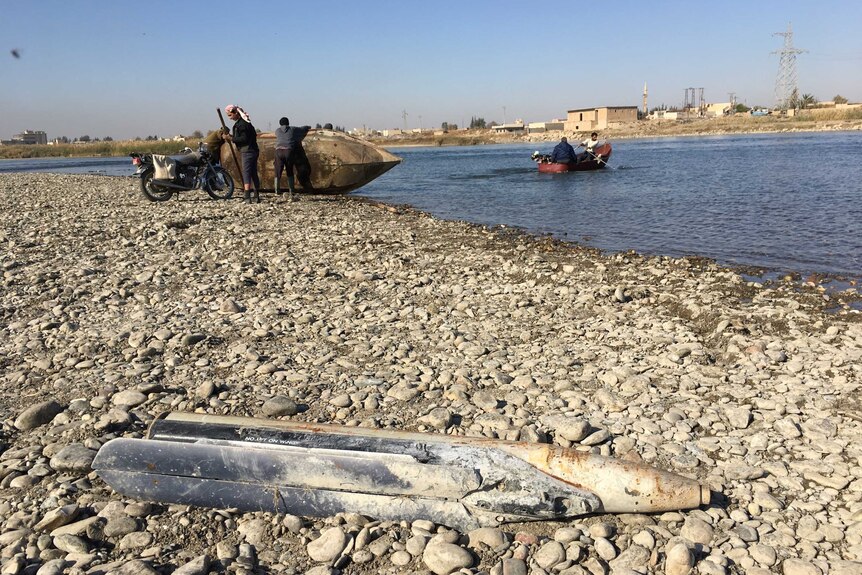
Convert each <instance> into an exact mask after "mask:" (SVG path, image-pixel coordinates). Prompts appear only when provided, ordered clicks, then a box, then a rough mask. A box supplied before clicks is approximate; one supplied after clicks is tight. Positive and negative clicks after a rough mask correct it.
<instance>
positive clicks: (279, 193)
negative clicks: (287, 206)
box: [275, 178, 281, 196]
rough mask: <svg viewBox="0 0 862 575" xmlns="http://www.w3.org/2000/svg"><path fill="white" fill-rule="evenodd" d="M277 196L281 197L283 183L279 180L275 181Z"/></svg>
mask: <svg viewBox="0 0 862 575" xmlns="http://www.w3.org/2000/svg"><path fill="white" fill-rule="evenodd" d="M275 195H276V196H280V195H281V182H280V181H279V179H278V178H276V179H275Z"/></svg>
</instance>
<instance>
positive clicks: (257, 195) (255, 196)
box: [254, 188, 260, 204]
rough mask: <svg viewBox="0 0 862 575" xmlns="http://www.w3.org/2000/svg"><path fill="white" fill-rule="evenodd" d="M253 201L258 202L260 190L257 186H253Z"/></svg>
mask: <svg viewBox="0 0 862 575" xmlns="http://www.w3.org/2000/svg"><path fill="white" fill-rule="evenodd" d="M254 203H256V204H259V203H260V190H258V189H257V188H255V190H254Z"/></svg>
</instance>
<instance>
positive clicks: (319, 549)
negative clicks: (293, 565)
mask: <svg viewBox="0 0 862 575" xmlns="http://www.w3.org/2000/svg"><path fill="white" fill-rule="evenodd" d="M349 541H350V539H349V538H348V536H347V534H346V533H345V532H344V531H343V530H342V529H341V528H339V527H331V528H329V529H327V530H325V531H323V532H322V533H321V534H320V537H318V538H317V539H315V540H314V541H312V542H311V543H309V544H308V546H307V548H306V551H307V552H308V556H309V557H311V558H312V559H313V560H314V561H317V562H318V563H332V562H333V561H334V560H335V559H337V558H338V557H339V556H340V555H341V553H342V552H343V551H344V549H345V548H346V547H347V544H348V542H349Z"/></svg>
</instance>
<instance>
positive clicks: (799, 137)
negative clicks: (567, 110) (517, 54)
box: [357, 132, 862, 278]
mask: <svg viewBox="0 0 862 575" xmlns="http://www.w3.org/2000/svg"><path fill="white" fill-rule="evenodd" d="M551 147H553V144H552V143H548V144H547V145H545V146H544V147H543V146H542V145H540V144H536V143H531V144H519V145H504V146H472V147H466V148H412V149H399V150H397V151H396V153H398V155H400V156H401V157H402V158H403V159H404V162H403V163H402V165H400V166H398V167H397V168H396V169H394V170H392V171H391V172H389V173H387V174H385V175H384V176H383V177H381V178H380V179H379V180H376V181H374V182H372V183H371V184H369V185H368V186H366V187H364V188H362V189H361V190H359V191H358V192H357V193H358V194H361V195H363V196H368V197H372V198H375V199H379V200H382V201H388V202H393V203H399V204H405V203H407V204H412V205H414V206H416V207H417V208H419V209H422V210H425V211H428V212H430V213H432V214H434V215H437V216H439V217H443V218H451V219H462V220H468V221H473V222H477V223H483V224H487V225H497V224H506V225H509V226H515V227H520V228H524V229H527V230H530V231H533V232H535V233H549V234H552V235H554V236H557V237H560V238H563V239H567V240H570V241H578V242H581V243H585V244H588V245H590V246H594V247H598V248H601V249H604V250H610V251H626V250H632V249H633V250H636V251H638V252H641V253H646V254H662V255H670V256H682V255H692V254H696V255H701V256H706V257H710V258H714V259H716V260H718V261H720V262H722V263H726V264H740V265H749V266H757V267H763V268H768V269H772V270H776V271H779V272H785V271H795V272H799V273H811V272H819V273H829V274H835V275H843V276H848V277H854V278H860V277H862V234H859V233H858V227H859V224H858V222H860V221H862V186H859V184H858V182H859V181H862V158H860V155H862V154H860V151H862V134H860V133H858V132H840V133H796V134H768V135H746V136H715V137H705V138H664V139H653V140H637V141H625V140H621V141H619V142H614V152H613V155H612V156H611V159H610V161H609V165H610V166H611V167H613V168H614V169H606V170H600V171H594V172H572V173H565V174H539V173H538V171H537V170H536V166H535V163H533V162H532V160H530V154H531V153H532V152H533V151H534V150H536V149H539V150H540V151H550V148H551ZM545 148H547V150H546V149H545Z"/></svg>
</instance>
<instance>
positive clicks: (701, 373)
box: [0, 174, 862, 575]
mask: <svg viewBox="0 0 862 575" xmlns="http://www.w3.org/2000/svg"><path fill="white" fill-rule="evenodd" d="M0 192H2V195H3V197H4V198H5V201H4V207H3V210H2V212H0V220H2V227H0V266H2V272H3V276H2V290H0V366H2V370H0V385H2V392H3V393H2V395H0V418H2V430H0V443H2V453H1V454H0V493H2V499H0V525H2V528H0V548H2V552H0V555H2V569H0V575H17V574H19V573H20V574H35V573H38V575H49V574H50V575H53V574H59V573H63V572H65V573H74V574H81V573H92V574H102V573H108V572H111V573H124V574H132V573H135V574H137V573H141V574H152V573H165V574H167V573H171V572H173V573H177V574H180V575H193V574H194V575H197V574H204V573H207V572H215V573H238V574H239V573H242V574H245V573H252V572H259V573H266V572H270V573H314V574H323V573H338V572H343V573H360V574H366V573H368V574H370V573H404V572H422V573H432V572H433V573H450V572H458V571H459V570H460V572H463V573H480V572H483V573H492V574H495V575H502V574H506V575H514V574H518V573H528V572H529V573H535V574H541V573H561V574H586V573H590V574H605V573H616V574H633V573H640V574H643V573H668V574H672V575H683V574H686V573H700V574H709V575H713V574H716V575H719V574H731V573H745V574H752V575H760V574H766V573H782V574H784V575H809V574H812V575H818V574H821V575H822V574H827V573H829V574H835V575H837V574H846V575H850V574H858V573H862V467H860V464H862V447H860V440H862V410H860V398H862V391H860V382H862V322H860V317H859V316H860V314H859V313H858V312H857V311H855V309H854V308H855V307H856V306H858V301H859V299H858V294H857V293H855V292H850V291H846V292H827V291H825V290H824V289H823V288H822V287H821V286H817V285H814V284H799V283H791V282H786V283H785V282H781V283H767V284H765V285H761V284H757V283H752V282H749V281H746V280H745V279H744V277H743V276H741V275H740V274H739V273H738V272H737V271H734V270H729V269H726V268H722V267H719V266H717V265H715V264H714V263H712V262H709V261H704V260H702V259H698V258H682V259H672V258H663V257H642V256H639V255H637V254H633V253H627V254H616V255H609V256H606V255H602V254H600V253H598V252H596V251H594V250H589V249H583V248H579V247H576V246H570V245H566V244H563V243H560V242H556V241H552V240H549V239H547V238H536V237H531V236H528V235H524V234H520V233H517V232H513V231H511V230H507V229H502V228H495V229H488V228H484V227H480V226H475V225H471V224H467V223H464V222H447V221H441V220H437V219H435V218H432V217H429V216H428V215H426V214H423V213H420V212H417V211H414V210H411V209H409V208H404V207H394V206H384V205H379V204H374V203H371V202H368V201H363V200H361V199H357V198H350V197H336V198H322V197H313V196H312V197H303V198H302V199H301V200H300V201H298V202H294V203H288V202H286V201H284V200H283V199H282V198H280V197H279V198H277V197H275V196H272V195H267V196H265V197H264V203H263V204H261V205H246V204H242V203H241V202H239V201H237V200H233V201H225V202H217V201H212V200H209V199H208V198H207V197H206V196H205V194H203V193H202V192H194V193H191V194H188V195H187V196H184V197H183V199H182V200H179V201H175V200H172V201H170V202H166V203H162V204H152V203H149V202H147V201H146V200H145V199H144V198H143V196H142V195H141V194H140V192H139V191H138V189H137V181H136V180H132V179H126V178H110V177H102V176H68V175H44V174H12V175H0ZM167 410H176V411H200V412H208V413H219V414H232V415H255V416H269V417H281V418H285V419H291V420H295V421H314V422H331V423H339V424H346V425H361V426H367V427H376V428H386V429H403V430H414V431H436V432H441V431H445V432H446V433H449V434H455V435H471V436H487V437H499V438H504V439H511V440H527V441H543V442H551V443H556V444H559V445H563V446H567V447H572V448H575V449H579V450H585V451H592V452H596V453H602V454H606V455H612V456H615V457H625V458H629V459H635V460H640V461H644V462H647V463H650V464H652V465H655V466H657V467H661V468H664V469H668V470H672V471H675V472H677V473H680V474H683V475H686V476H689V477H694V478H698V479H699V480H700V481H701V482H703V483H705V484H707V485H709V486H710V487H711V488H712V489H713V490H714V492H715V497H714V502H713V503H712V504H711V505H710V506H708V507H703V508H701V509H696V510H690V511H683V512H672V513H663V514H656V515H636V514H625V515H597V516H590V517H578V518H575V519H573V520H571V521H567V522H556V523H551V522H542V523H531V524H519V525H504V526H502V527H500V528H486V529H480V530H476V531H472V532H468V533H459V532H457V531H453V530H449V529H447V528H445V527H444V526H440V525H435V524H434V523H431V522H430V521H427V520H417V521H414V522H412V523H406V522H392V521H379V520H376V519H375V518H373V517H362V516H359V515H357V514H355V513H344V514H340V515H338V516H334V517H325V518H319V517H318V518H314V517H296V516H292V515H274V514H267V513H245V514H244V513H238V512H236V511H233V510H225V509H198V508H189V507H186V506H180V505H162V504H156V503H151V502H145V501H135V500H129V499H125V498H123V497H121V496H119V495H118V494H117V493H115V492H113V491H112V490H111V489H110V488H109V487H107V486H106V485H105V484H104V482H102V481H101V480H100V479H99V478H98V476H96V475H95V473H93V472H92V470H91V468H90V464H91V462H92V459H93V457H94V455H95V453H96V451H97V450H98V449H99V447H100V446H101V445H102V444H103V443H105V442H106V441H108V440H109V439H112V438H114V437H119V436H128V437H140V436H141V435H142V433H143V432H144V430H145V429H146V426H147V424H148V423H149V422H151V421H152V419H153V417H154V416H155V415H157V414H158V413H161V412H163V411H167ZM574 421H581V422H587V423H588V425H586V426H584V428H585V429H589V431H590V433H589V434H588V435H586V436H585V437H583V438H582V439H577V438H576V439H566V438H564V437H563V434H562V433H558V428H560V426H561V425H566V424H569V423H572V422H574ZM561 422H564V423H561Z"/></svg>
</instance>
